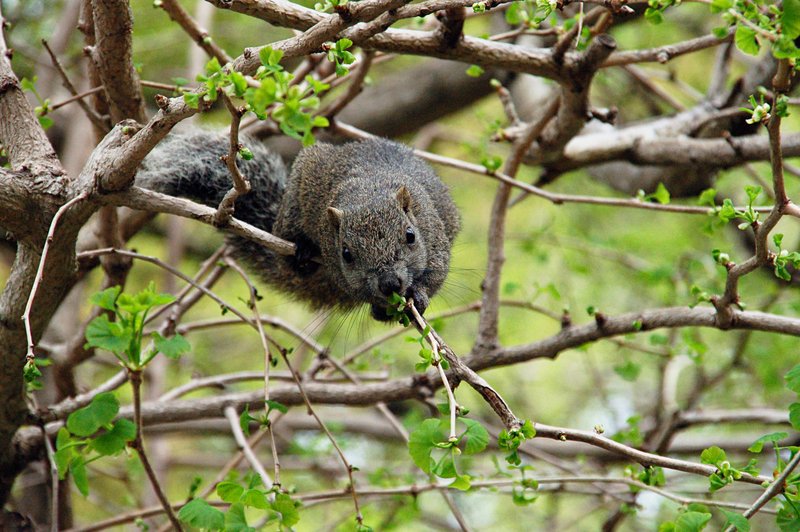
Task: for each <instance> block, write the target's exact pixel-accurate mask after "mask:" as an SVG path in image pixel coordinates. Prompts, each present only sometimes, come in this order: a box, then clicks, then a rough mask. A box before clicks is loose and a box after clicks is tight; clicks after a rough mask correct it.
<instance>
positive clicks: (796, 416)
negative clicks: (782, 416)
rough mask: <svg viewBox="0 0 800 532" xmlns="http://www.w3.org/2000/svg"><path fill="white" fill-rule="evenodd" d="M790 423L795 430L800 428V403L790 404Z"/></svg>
mask: <svg viewBox="0 0 800 532" xmlns="http://www.w3.org/2000/svg"><path fill="white" fill-rule="evenodd" d="M789 423H791V424H792V428H793V429H794V430H800V403H792V404H790V405H789Z"/></svg>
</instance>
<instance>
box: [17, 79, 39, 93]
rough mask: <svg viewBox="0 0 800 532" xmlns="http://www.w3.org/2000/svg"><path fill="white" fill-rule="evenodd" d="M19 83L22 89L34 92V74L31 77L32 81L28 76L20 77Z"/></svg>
mask: <svg viewBox="0 0 800 532" xmlns="http://www.w3.org/2000/svg"><path fill="white" fill-rule="evenodd" d="M19 84H20V86H21V87H22V90H24V91H29V92H36V76H34V77H33V81H31V80H29V79H28V78H22V79H21V80H20V82H19Z"/></svg>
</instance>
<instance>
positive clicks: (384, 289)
mask: <svg viewBox="0 0 800 532" xmlns="http://www.w3.org/2000/svg"><path fill="white" fill-rule="evenodd" d="M378 290H380V291H381V294H383V295H385V296H386V297H389V296H390V295H392V292H397V293H398V294H402V293H403V284H402V282H401V281H400V277H398V276H397V274H395V273H389V274H387V275H384V276H382V277H381V278H380V279H379V280H378Z"/></svg>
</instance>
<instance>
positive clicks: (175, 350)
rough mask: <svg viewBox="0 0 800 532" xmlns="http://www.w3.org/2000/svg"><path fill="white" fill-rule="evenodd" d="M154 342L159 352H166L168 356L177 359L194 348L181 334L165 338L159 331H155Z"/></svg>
mask: <svg viewBox="0 0 800 532" xmlns="http://www.w3.org/2000/svg"><path fill="white" fill-rule="evenodd" d="M153 343H154V344H155V346H156V349H158V350H159V352H161V353H164V354H165V355H166V356H167V357H169V358H173V359H176V358H178V357H180V356H181V355H182V354H183V353H188V352H189V351H191V350H192V346H191V345H190V344H189V342H188V341H187V340H186V338H184V337H183V336H181V335H180V334H175V336H171V337H170V338H164V337H163V336H161V335H160V334H159V333H157V332H155V333H153Z"/></svg>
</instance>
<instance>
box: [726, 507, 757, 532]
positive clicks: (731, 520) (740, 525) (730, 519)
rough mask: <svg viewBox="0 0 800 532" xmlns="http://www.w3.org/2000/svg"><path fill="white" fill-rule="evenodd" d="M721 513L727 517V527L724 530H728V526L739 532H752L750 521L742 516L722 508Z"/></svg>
mask: <svg viewBox="0 0 800 532" xmlns="http://www.w3.org/2000/svg"><path fill="white" fill-rule="evenodd" d="M719 511H720V512H722V515H724V516H725V519H726V521H725V525H724V526H723V527H722V528H728V525H733V526H734V527H735V528H736V530H738V531H739V532H750V521H748V520H747V518H746V517H745V516H743V515H741V514H737V513H736V512H731V511H728V510H726V509H725V508H720V509H719Z"/></svg>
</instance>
